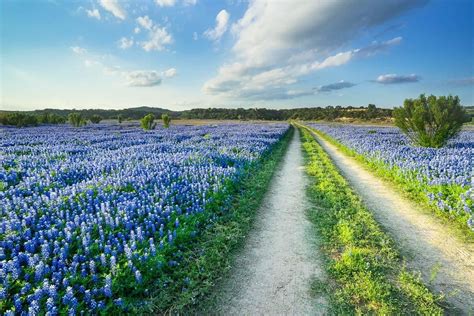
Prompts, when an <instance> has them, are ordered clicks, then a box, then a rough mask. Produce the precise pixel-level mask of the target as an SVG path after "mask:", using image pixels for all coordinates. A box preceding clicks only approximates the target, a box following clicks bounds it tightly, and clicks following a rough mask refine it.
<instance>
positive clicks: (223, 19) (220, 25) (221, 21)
mask: <svg viewBox="0 0 474 316" xmlns="http://www.w3.org/2000/svg"><path fill="white" fill-rule="evenodd" d="M229 17H230V15H229V13H228V12H227V11H226V10H221V11H220V12H219V13H218V14H217V16H216V26H215V27H214V28H213V29H208V30H206V31H205V32H204V36H206V37H207V38H209V39H210V40H213V41H218V40H219V39H220V38H221V37H222V35H224V33H225V32H226V31H227V27H228V22H229Z"/></svg>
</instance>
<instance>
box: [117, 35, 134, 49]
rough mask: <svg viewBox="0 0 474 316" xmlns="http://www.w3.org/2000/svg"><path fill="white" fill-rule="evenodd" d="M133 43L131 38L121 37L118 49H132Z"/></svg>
mask: <svg viewBox="0 0 474 316" xmlns="http://www.w3.org/2000/svg"><path fill="white" fill-rule="evenodd" d="M133 43H134V41H133V38H132V37H131V38H126V37H122V38H121V39H120V40H119V43H118V45H119V47H120V48H121V49H127V48H130V47H132V46H133Z"/></svg>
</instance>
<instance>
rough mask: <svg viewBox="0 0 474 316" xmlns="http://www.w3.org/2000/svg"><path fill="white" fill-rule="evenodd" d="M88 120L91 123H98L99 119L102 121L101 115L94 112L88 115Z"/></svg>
mask: <svg viewBox="0 0 474 316" xmlns="http://www.w3.org/2000/svg"><path fill="white" fill-rule="evenodd" d="M90 120H91V122H92V123H94V124H99V123H100V121H102V116H100V115H98V114H94V115H92V116H91V117H90Z"/></svg>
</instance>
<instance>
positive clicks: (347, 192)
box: [300, 128, 443, 315]
mask: <svg viewBox="0 0 474 316" xmlns="http://www.w3.org/2000/svg"><path fill="white" fill-rule="evenodd" d="M300 130H301V138H302V142H303V147H304V150H305V152H306V162H307V172H308V174H309V175H310V176H311V185H310V187H309V190H308V196H309V198H310V200H311V202H312V203H311V205H312V208H311V209H310V211H309V216H310V218H311V220H312V221H313V222H314V224H315V226H316V229H317V231H318V232H317V233H318V235H319V236H320V238H321V240H322V244H323V246H322V247H323V252H324V254H325V257H326V265H327V270H328V273H329V275H330V277H331V279H332V281H333V282H329V283H328V285H327V287H329V288H327V289H326V291H325V292H327V294H328V295H329V297H330V299H331V306H332V309H333V311H332V312H333V313H334V314H353V313H357V314H366V313H370V314H371V313H376V314H425V315H427V314H429V315H440V314H442V313H443V309H442V308H441V307H440V306H441V305H440V304H441V303H442V298H441V297H438V296H436V295H434V294H433V293H431V292H430V291H429V290H428V288H427V287H426V286H424V285H423V283H422V282H421V279H420V277H419V276H417V275H415V274H413V273H411V272H408V271H407V270H406V269H405V268H404V264H403V260H402V258H401V256H400V255H399V253H398V251H397V249H396V247H395V245H394V243H393V241H392V240H391V239H390V238H389V237H388V236H387V235H386V234H385V233H384V232H383V231H382V230H381V228H380V227H379V226H378V224H377V222H376V221H375V220H374V218H373V217H372V215H371V213H370V212H369V211H368V210H367V209H366V208H365V207H364V205H363V203H362V201H361V200H360V198H359V197H358V196H357V195H356V194H355V193H354V192H353V191H352V190H351V189H350V187H349V185H348V183H347V182H346V180H345V179H344V178H343V177H342V176H341V175H340V174H339V172H338V170H337V168H336V167H335V166H334V165H333V163H332V161H331V160H330V158H329V156H328V155H327V154H326V153H325V152H324V150H323V149H322V148H321V146H320V145H319V144H318V143H317V142H316V140H315V139H314V137H313V136H312V135H311V134H310V132H309V131H308V130H307V129H305V128H301V129H300ZM314 287H315V288H320V287H321V286H320V285H314Z"/></svg>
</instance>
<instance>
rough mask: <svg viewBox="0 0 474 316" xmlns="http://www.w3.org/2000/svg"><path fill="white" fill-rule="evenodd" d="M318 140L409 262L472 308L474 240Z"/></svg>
mask: <svg viewBox="0 0 474 316" xmlns="http://www.w3.org/2000/svg"><path fill="white" fill-rule="evenodd" d="M315 137H316V139H317V141H318V142H319V143H320V144H321V146H322V147H323V148H324V150H325V151H326V152H327V153H328V154H329V156H330V157H331V158H332V160H333V161H334V163H335V164H336V166H337V167H338V168H339V170H340V171H341V172H342V174H343V175H344V177H345V178H346V179H347V180H348V181H349V183H350V184H351V186H352V187H353V189H354V190H355V191H356V192H357V193H358V194H359V195H360V196H361V197H362V199H363V200H364V202H365V203H366V205H367V206H368V208H369V209H370V210H371V211H372V212H373V214H374V216H375V218H376V220H377V221H378V222H379V223H380V224H381V225H382V226H383V227H384V228H385V229H386V230H387V231H388V232H389V233H390V235H391V236H392V237H393V238H394V240H395V241H396V242H397V244H398V246H399V247H400V249H401V251H402V253H403V254H404V255H405V256H406V258H407V265H408V266H409V267H412V268H414V269H415V270H418V271H420V272H421V273H422V276H423V278H424V279H425V280H427V281H429V279H430V276H431V274H432V271H434V270H438V269H439V271H438V273H437V275H436V278H435V280H434V281H433V282H432V287H433V288H434V289H435V290H437V291H442V292H443V293H444V294H445V295H446V298H447V301H448V302H449V303H450V304H452V305H453V306H455V307H456V308H457V309H459V310H462V311H463V312H465V313H469V312H474V245H473V244H466V243H463V242H461V241H459V240H458V239H456V238H455V237H453V236H451V235H450V234H449V232H447V231H446V229H445V228H444V227H443V225H442V224H440V223H439V222H438V221H437V220H436V219H434V218H433V217H432V216H431V215H429V214H426V213H424V212H423V211H421V210H419V209H417V208H418V206H417V205H415V204H414V203H412V202H411V201H409V200H407V199H405V198H404V197H403V196H401V194H400V193H399V192H397V191H396V190H395V189H394V188H393V187H391V186H390V185H389V184H387V183H386V182H384V181H382V180H381V179H379V178H377V177H376V176H374V175H373V174H372V173H371V172H369V171H367V170H366V169H364V168H363V167H362V166H361V165H360V164H359V163H358V162H356V161H355V160H354V159H352V158H350V157H348V156H346V155H345V154H343V153H342V152H341V151H340V150H338V149H337V148H336V147H335V146H334V145H332V144H330V143H328V142H327V141H325V140H323V139H322V138H320V137H318V136H317V135H315Z"/></svg>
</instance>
